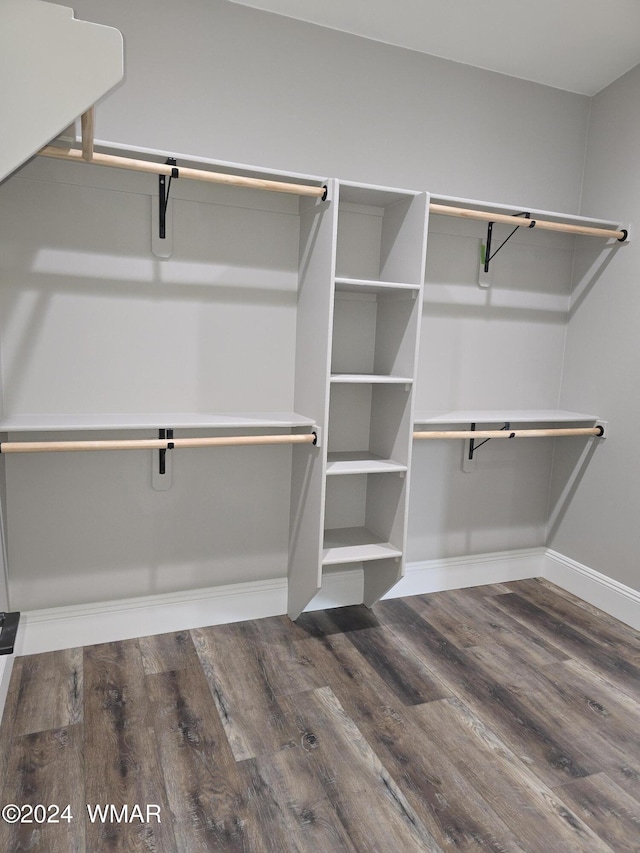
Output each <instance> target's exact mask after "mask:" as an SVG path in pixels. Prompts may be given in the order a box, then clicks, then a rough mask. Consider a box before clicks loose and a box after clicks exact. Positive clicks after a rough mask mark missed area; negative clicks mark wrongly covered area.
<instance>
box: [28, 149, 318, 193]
mask: <svg viewBox="0 0 640 853" xmlns="http://www.w3.org/2000/svg"><path fill="white" fill-rule="evenodd" d="M85 148H87V146H85ZM38 154H39V155H41V156H42V157H54V158H55V159H57V160H72V161H73V162H75V163H91V164H93V165H96V166H112V167H114V168H116V169H128V170H129V171H132V172H147V173H149V174H152V175H171V174H172V171H173V169H175V168H176V167H175V166H170V165H167V164H165V163H152V162H151V161H150V160H137V159H134V158H133V157H116V156H115V155H113V154H100V153H98V152H96V151H92V152H91V155H90V156H87V154H88V151H85V152H83V151H82V150H80V149H79V148H57V147H56V146H55V145H47V146H45V147H44V148H42V149H41V150H40V151H38ZM177 168H178V175H179V177H180V178H188V179H189V180H192V181H206V182H208V183H212V184H229V185H231V186H234V187H248V188H249V189H255V190H268V191H269V192H275V193H291V194H293V195H304V196H314V197H316V198H324V197H325V196H326V192H327V188H326V187H324V186H322V187H313V186H310V185H308V184H291V183H285V182H284V181H268V180H263V179H262V178H249V177H246V176H243V175H227V174H224V173H222V172H207V171H206V170H204V169H191V168H189V167H187V166H178V167H177Z"/></svg>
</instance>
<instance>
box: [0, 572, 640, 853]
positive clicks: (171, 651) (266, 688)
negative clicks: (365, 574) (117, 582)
mask: <svg viewBox="0 0 640 853" xmlns="http://www.w3.org/2000/svg"><path fill="white" fill-rule="evenodd" d="M0 745H1V751H0V760H1V761H2V767H1V768H0V769H2V776H1V777H0V778H2V780H4V784H3V788H2V795H1V797H0V806H2V805H5V804H7V803H15V804H18V805H20V806H25V805H27V804H31V805H34V806H35V805H36V804H37V803H41V804H44V805H50V804H57V805H59V806H60V807H61V808H62V807H64V806H65V805H66V804H67V803H68V804H70V806H71V808H70V813H71V814H73V816H74V819H73V820H72V821H71V822H67V821H62V822H60V823H57V824H37V823H31V824H13V825H10V824H7V823H6V822H3V821H0V851H6V853H17V851H23V850H24V851H27V850H28V851H41V852H42V853H44V851H46V853H58V851H60V853H72V851H78V853H80V851H82V853H84V851H87V853H102V851H108V853H112V851H114V853H115V851H118V853H135V852H136V851H146V853H150V851H158V852H159V853H164V851H166V853H174V851H179V853H200V851H211V850H214V851H216V850H224V851H248V853H254V851H255V853H260V851H273V853H288V851H304V852H305V853H306V851H313V853H333V851H336V853H337V851H350V852H351V853H353V851H380V853H396V851H397V853H410V851H467V850H468V851H495V853H512V851H526V853H564V851H566V853H582V851H585V853H591V851H593V853H595V851H600V853H603V851H640V634H639V633H638V632H636V631H634V630H632V629H631V628H628V627H626V626H625V625H623V624H621V623H619V622H617V621H616V620H614V619H612V618H610V617H608V616H606V615H605V614H603V613H601V612H600V611H598V610H596V609H595V608H594V607H591V606H590V605H587V604H585V603H584V602H582V601H580V600H579V599H576V598H574V597H573V596H571V595H569V594H568V593H565V592H563V591H561V590H559V589H558V588H557V587H554V586H553V585H551V584H549V583H547V582H545V581H538V580H533V581H518V582H516V583H510V584H503V585H495V586H485V587H477V588H475V589H469V590H459V591H453V592H443V593H436V594H432V595H424V596H417V597H413V598H406V599H396V600H389V601H386V602H382V603H380V604H379V605H376V607H375V608H374V609H373V611H369V610H366V609H365V608H363V607H349V608H341V609H337V610H332V611H326V612H323V613H313V614H304V615H303V616H302V617H301V618H300V620H299V621H298V622H297V623H296V624H293V623H291V622H290V621H289V620H288V619H287V618H286V617H274V618H270V619H263V620H257V621H253V622H243V623H236V624H232V625H223V626H217V627H213V628H203V629H198V630H193V631H185V632H181V633H176V634H165V635H162V636H157V637H145V638H141V639H137V640H130V641H126V642H117V643H108V644H104V645H97V646H88V647H85V648H77V649H70V650H66V651H60V652H51V653H47V654H42V655H33V656H30V657H21V658H17V659H16V661H15V665H14V670H13V674H12V679H11V685H10V690H9V696H8V699H7V704H6V708H5V713H4V717H3V721H2V726H1V729H0ZM87 803H88V804H90V805H95V804H109V803H113V804H114V805H115V806H117V807H118V811H119V812H120V810H121V808H122V806H123V805H124V804H127V805H128V806H129V807H133V806H134V805H135V804H138V805H140V806H141V807H143V815H144V809H146V806H147V805H155V806H157V807H159V815H160V822H158V821H157V820H156V819H155V816H154V814H152V816H151V818H152V819H151V820H150V822H149V823H142V822H141V821H140V820H139V816H138V814H137V813H134V820H133V822H130V823H124V822H104V823H102V822H99V821H96V822H92V821H91V820H90V819H89V817H88V815H87V808H86V804H87Z"/></svg>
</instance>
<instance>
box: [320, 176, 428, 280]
mask: <svg viewBox="0 0 640 853" xmlns="http://www.w3.org/2000/svg"><path fill="white" fill-rule="evenodd" d="M339 193H340V204H339V208H338V241H337V256H336V274H337V275H338V276H344V277H348V278H352V279H367V280H373V281H388V282H404V283H407V284H411V283H413V284H416V283H420V276H421V270H422V257H421V251H420V247H421V246H422V245H423V239H422V233H423V231H424V204H423V200H422V199H421V197H420V195H416V194H413V193H402V192H401V191H396V190H389V191H385V190H381V189H374V188H367V187H354V186H350V185H348V184H341V185H340V190H339Z"/></svg>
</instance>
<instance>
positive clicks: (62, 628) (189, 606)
mask: <svg viewBox="0 0 640 853" xmlns="http://www.w3.org/2000/svg"><path fill="white" fill-rule="evenodd" d="M534 577H544V578H546V579H547V580H550V581H552V582H553V583H555V584H557V585H558V586H560V587H562V588H563V589H566V590H567V591H568V592H571V593H573V594H574V595H577V596H578V597H580V598H582V599H583V600H585V601H588V602H589V603H591V604H593V605H595V606H596V607H599V608H600V609H601V610H604V611H605V612H606V613H608V614H610V615H611V616H614V617H615V618H616V619H620V620H621V621H622V622H625V623H626V624H628V625H631V626H632V627H634V628H639V629H640V592H637V591H636V590H633V589H631V588H629V587H627V586H624V584H621V583H618V582H617V581H615V580H612V579H611V578H608V577H606V575H603V574H601V573H600V572H597V571H595V570H594V569H590V568H589V567H588V566H584V565H582V564H580V563H578V562H576V561H575V560H571V559H570V558H568V557H565V556H563V555H562V554H559V553H557V552H556V551H552V550H550V549H548V548H529V549H523V550H514V551H499V552H494V553H489V554H475V555H472V556H466V557H449V558H445V559H440V560H426V561H422V562H414V563H409V564H408V565H407V567H406V574H405V577H404V578H402V580H401V581H399V583H398V584H396V586H395V587H394V588H393V589H392V590H391V591H390V592H388V593H387V594H386V595H385V598H401V597H404V596H408V595H423V594H426V593H430V592H441V591H443V590H447V589H462V588H466V587H473V586H481V585H484V584H494V583H507V582H509V581H515V580H524V579H527V578H534ZM362 588H363V570H362V568H357V569H348V570H345V571H341V572H331V573H328V574H327V575H326V576H325V577H324V579H323V585H322V589H321V590H320V592H319V593H318V595H317V596H316V597H315V598H314V599H313V601H312V602H311V603H310V604H309V605H308V606H307V608H306V610H323V609H326V608H329V607H341V606H344V605H347V604H358V603H360V602H361V601H362ZM286 612H287V582H286V578H276V579H274V580H266V581H256V582H250V583H240V584H229V585H226V586H220V587H211V588H207V589H196V590H190V591H187V592H179V593H169V594H165V595H153V596H145V597H141V598H130V599H124V600H118V601H107V602H101V603H95V604H86V605H85V604H81V605H72V606H69V607H54V608H51V609H48V610H32V611H27V612H24V613H23V614H22V616H21V619H20V626H19V629H18V635H17V637H16V646H15V649H16V651H15V654H16V655H27V654H38V653H40V652H47V651H54V650H56V649H66V648H73V647H76V646H86V645H94V644H96V643H106V642H112V641H115V640H126V639H131V638H133V637H144V636H146V635H151V634H162V633H166V632H171V631H184V630H189V629H190V628H201V627H205V626H207V625H219V624H224V623H229V622H238V621H242V620H244V619H260V618H264V617H267V616H279V615H282V614H284V613H286ZM5 660H9V658H8V657H7V658H6V659H5ZM7 669H8V672H9V674H10V671H11V668H10V667H7V665H6V663H5V661H4V660H3V658H2V657H0V700H2V697H3V689H4V687H5V685H4V682H5V680H6V681H7V683H8V677H7V678H6V679H5V678H4V673H5V670H7ZM0 707H2V702H1V701H0Z"/></svg>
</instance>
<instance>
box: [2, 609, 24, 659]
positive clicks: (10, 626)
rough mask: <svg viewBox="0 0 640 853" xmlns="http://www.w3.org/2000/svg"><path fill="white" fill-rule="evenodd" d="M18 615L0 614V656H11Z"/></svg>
mask: <svg viewBox="0 0 640 853" xmlns="http://www.w3.org/2000/svg"><path fill="white" fill-rule="evenodd" d="M19 622H20V613H18V612H17V611H15V612H13V613H0V655H12V654H13V647H14V646H15V643H16V633H17V631H18V623H19Z"/></svg>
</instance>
